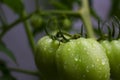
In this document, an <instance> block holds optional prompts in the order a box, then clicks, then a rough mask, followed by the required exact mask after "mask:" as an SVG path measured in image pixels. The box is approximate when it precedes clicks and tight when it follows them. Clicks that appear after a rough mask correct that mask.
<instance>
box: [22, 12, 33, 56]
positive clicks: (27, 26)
mask: <svg viewBox="0 0 120 80" xmlns="http://www.w3.org/2000/svg"><path fill="white" fill-rule="evenodd" d="M25 17H26V12H24V11H23V13H22V18H25ZM23 24H24V28H25V31H26V34H27V37H28V41H29V44H30V46H31V49H32V52H33V54H34V52H35V43H34V38H33V35H32V32H31V30H30V25H29V22H28V21H27V20H26V21H23Z"/></svg>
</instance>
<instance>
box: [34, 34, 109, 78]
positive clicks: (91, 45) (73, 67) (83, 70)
mask: <svg viewBox="0 0 120 80" xmlns="http://www.w3.org/2000/svg"><path fill="white" fill-rule="evenodd" d="M35 62H36V65H37V67H38V69H39V70H40V76H41V77H42V78H43V80H109V78H110V68H109V63H108V59H107V56H106V54H105V51H104V49H103V47H102V46H101V45H100V44H99V43H98V42H97V41H96V40H94V39H85V38H79V39H73V40H70V41H68V42H66V43H62V42H59V41H57V40H52V39H51V38H50V37H49V36H45V37H43V38H42V39H40V40H39V41H38V43H37V46H36V53H35Z"/></svg>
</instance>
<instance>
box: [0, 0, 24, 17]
mask: <svg viewBox="0 0 120 80" xmlns="http://www.w3.org/2000/svg"><path fill="white" fill-rule="evenodd" d="M2 2H3V3H4V4H6V5H7V6H8V7H10V8H11V9H12V10H13V11H14V12H15V13H17V14H19V15H20V14H21V13H22V11H23V9H24V5H23V3H22V1H21V0H2Z"/></svg>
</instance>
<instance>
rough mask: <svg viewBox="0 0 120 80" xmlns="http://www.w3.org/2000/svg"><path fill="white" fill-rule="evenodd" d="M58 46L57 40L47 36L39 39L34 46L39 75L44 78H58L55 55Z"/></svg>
mask: <svg viewBox="0 0 120 80" xmlns="http://www.w3.org/2000/svg"><path fill="white" fill-rule="evenodd" d="M58 47H59V42H58V41H57V40H52V39H51V38H50V37H49V36H45V37H43V38H42V39H40V40H39V41H38V43H37V46H36V53H35V62H36V65H37V67H38V69H39V70H40V73H41V74H40V76H41V77H42V78H44V79H45V80H58V76H57V69H56V62H55V55H56V50H57V49H58Z"/></svg>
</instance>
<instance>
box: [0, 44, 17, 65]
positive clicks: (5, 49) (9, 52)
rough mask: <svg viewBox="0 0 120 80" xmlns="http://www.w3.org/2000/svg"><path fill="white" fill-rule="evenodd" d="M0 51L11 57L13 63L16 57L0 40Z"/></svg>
mask: <svg viewBox="0 0 120 80" xmlns="http://www.w3.org/2000/svg"><path fill="white" fill-rule="evenodd" d="M0 52H3V53H5V54H6V55H7V56H8V57H9V58H10V59H12V60H13V61H14V62H15V63H17V62H16V58H15V56H14V55H13V53H12V52H11V51H10V50H9V49H8V48H7V47H6V46H5V44H4V43H3V42H0Z"/></svg>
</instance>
